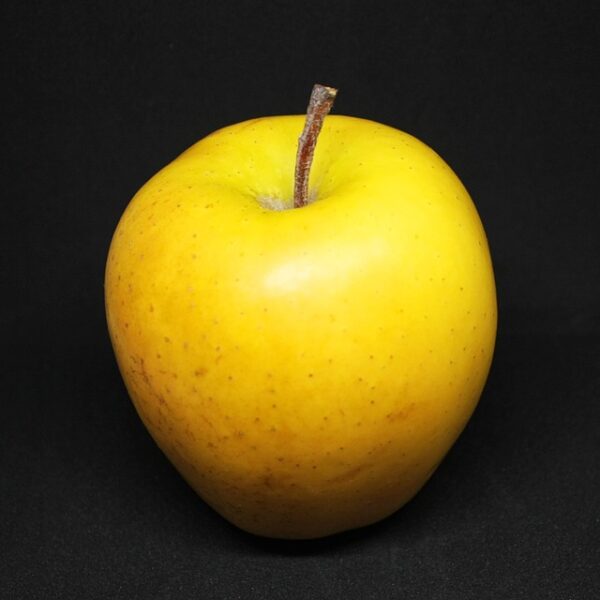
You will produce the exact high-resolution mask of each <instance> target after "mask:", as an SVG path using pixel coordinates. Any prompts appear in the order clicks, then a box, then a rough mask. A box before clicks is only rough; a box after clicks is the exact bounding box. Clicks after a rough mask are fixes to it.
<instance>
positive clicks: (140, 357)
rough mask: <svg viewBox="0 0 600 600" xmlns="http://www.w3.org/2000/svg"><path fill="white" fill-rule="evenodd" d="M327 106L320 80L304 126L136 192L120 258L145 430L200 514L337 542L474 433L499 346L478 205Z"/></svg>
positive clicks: (115, 284)
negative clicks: (200, 503)
mask: <svg viewBox="0 0 600 600" xmlns="http://www.w3.org/2000/svg"><path fill="white" fill-rule="evenodd" d="M317 88H318V89H317ZM323 89H324V90H325V92H323ZM319 93H320V94H321V95H320V96H319ZM333 96H334V93H333V91H332V90H331V89H330V88H322V87H319V86H316V88H315V92H314V93H313V98H312V100H311V105H310V106H309V111H308V117H306V116H300V115H298V116H277V117H265V118H258V119H253V120H250V121H246V122H244V123H239V124H237V125H233V126H230V127H226V128H224V129H221V130H219V131H217V132H215V133H213V134H212V135H209V136H208V137H206V138H205V139H203V140H201V141H200V142H198V143H196V144H195V145H193V146H192V147H191V148H190V149H188V150H187V151H186V152H184V153H183V154H182V155H181V156H179V157H178V158H177V159H175V160H174V161H173V162H172V163H171V164H169V165H168V166H166V167H165V168H164V169H162V170H161V171H160V172H159V173H158V174H156V175H155V176H154V177H152V179H150V181H149V182H148V183H146V184H145V185H144V186H143V187H142V189H141V190H140V191H139V192H138V193H137V194H136V195H135V197H134V198H133V200H132V201H131V202H130V204H129V206H128V207H127V209H126V211H125V213H124V214H123V216H122V218H121V220H120V222H119V224H118V227H117V229H116V232H115V234H114V237H113V240H112V243H111V247H110V252H109V256H108V261H107V268H106V281H105V293H106V313H107V321H108V327H109V331H110V336H111V340H112V343H113V347H114V350H115V354H116V358H117V362H118V365H119V368H120V371H121V373H122V376H123V379H124V381H125V384H126V386H127V389H128V392H129V394H130V396H131V398H132V400H133V403H134V405H135V408H136V410H137V412H138V413H139V415H140V417H141V419H142V421H143V422H144V424H145V425H146V427H147V429H148V431H149V432H150V434H151V435H152V437H153V438H154V440H155V441H156V443H157V444H158V445H159V447H160V448H161V449H162V450H163V452H164V453H165V454H166V455H167V457H168V458H169V459H170V460H171V462H172V463H173V464H174V465H175V467H176V468H177V469H178V471H179V472H180V473H181V475H182V476H183V477H184V478H185V480H186V481H187V482H188V483H189V484H190V485H191V486H192V488H193V489H194V490H196V492H197V493H198V494H199V495H200V497H201V498H202V499H204V500H205V501H206V502H207V503H208V504H209V505H210V506H212V507H213V508H214V509H215V510H216V511H217V512H219V513H220V514H221V515H222V516H224V517H225V518H226V519H228V520H229V521H231V522H232V523H234V524H236V525H237V526H239V527H241V528H242V529H244V530H246V531H249V532H252V533H255V534H258V535H261V536H268V537H276V538H288V539H300V538H316V537H321V536H326V535H329V534H333V533H336V532H340V531H343V530H347V529H352V528H357V527H361V526H365V525H368V524H370V523H373V522H376V521H378V520H380V519H382V518H384V517H386V516H388V515H390V514H391V513H393V512H394V511H396V510H397V509H398V508H400V507H401V506H402V505H404V504H405V503H406V502H407V501H408V500H410V499H411V498H412V497H413V496H414V495H415V494H416V493H417V492H418V491H419V489H420V488H421V487H422V486H423V485H424V484H425V482H426V481H427V480H428V478H429V477H430V476H431V475H432V473H433V472H434V471H435V469H436V467H437V466H438V465H439V464H440V461H441V460H442V459H443V457H444V456H445V455H446V453H447V452H448V450H449V449H450V447H451V446H452V444H453V443H454V441H455V440H456V439H457V437H458V435H459V434H460V433H461V431H462V430H463V428H464V427H465V424H466V423H467V421H468V419H469V417H470V416H471V414H472V412H473V410H474V408H475V406H476V404H477V402H478V400H479V397H480V395H481V392H482V389H483V387H484V384H485V381H486V377H487V374H488V371H489V368H490V364H491V360H492V354H493V349H494V341H495V335H496V318H497V317H496V314H497V313H496V292H495V284H494V275H493V270H492V263H491V259H490V254H489V250H488V244H487V241H486V236H485V233H484V230H483V227H482V224H481V222H480V219H479V217H478V214H477V211H476V209H475V207H474V205H473V202H472V201H471V199H470V197H469V194H468V193H467V191H466V190H465V188H464V187H463V185H462V184H461V182H460V181H459V179H458V178H457V176H456V175H455V174H454V173H453V172H452V170H451V169H450V167H449V166H448V165H447V164H446V163H445V162H444V161H443V160H442V159H441V158H440V157H439V156H438V155H437V154H436V153H435V152H434V151H433V150H431V149H430V148H429V147H427V146H426V145H425V144H423V143H422V142H420V141H418V140H417V139H415V138H414V137H412V136H410V135H408V134H407V133H403V132H402V131H399V130H397V129H393V128H391V127H387V126H385V125H381V124H379V123H375V122H372V121H368V120H364V119H359V118H353V117H347V116H335V115H332V116H329V117H327V118H326V119H325V118H324V117H325V114H326V113H327V111H328V109H329V107H330V105H331V102H332V99H333ZM305 119H306V121H305ZM323 119H324V121H323ZM321 127H322V130H321V132H320V135H319V130H320V129H321ZM301 132H304V133H303V134H302V137H301V139H300V143H298V136H299V134H300V133H301ZM317 135H319V137H318V144H317V143H316V141H317ZM294 171H295V176H294ZM309 180H310V185H309Z"/></svg>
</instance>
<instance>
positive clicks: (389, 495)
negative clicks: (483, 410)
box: [132, 390, 465, 539]
mask: <svg viewBox="0 0 600 600" xmlns="http://www.w3.org/2000/svg"><path fill="white" fill-rule="evenodd" d="M132 391H133V390H132ZM132 397H134V398H135V393H134V394H132ZM134 404H135V406H136V409H138V413H139V414H140V417H141V418H142V420H143V421H144V424H145V425H146V427H147V428H148V430H149V431H150V432H152V436H153V438H154V440H155V441H156V443H157V444H158V446H159V447H160V448H161V450H162V451H163V452H164V453H165V454H166V456H167V457H168V458H169V460H170V461H171V462H172V463H173V465H174V466H175V467H176V469H177V470H178V471H179V473H180V474H181V475H182V477H183V478H184V479H185V481H186V482H187V483H188V484H189V485H190V486H191V487H192V488H193V489H194V490H195V491H196V493H197V494H198V495H199V496H200V498H202V499H203V500H204V501H205V502H206V503H207V504H208V505H209V506H211V507H212V508H213V509H214V510H215V511H216V512H217V513H219V514H220V515H221V516H222V517H224V518H225V519H227V520H228V521H230V522H231V523H233V524H234V525H236V526H238V527H239V528H241V529H243V530H245V531H247V532H249V533H252V534H255V535H258V536H262V537H269V538H280V539H315V538H320V537H325V536H329V535H333V534H336V533H340V532H343V531H347V530H351V529H356V528H360V527H364V526H367V525H371V524H373V523H376V522H377V521H380V520H382V519H384V518H386V517H388V516H389V515H391V514H393V513H394V512H396V511H397V510H398V509H400V508H401V507H402V506H404V505H405V504H406V503H407V502H408V501H409V500H411V499H412V498H413V497H414V496H415V495H416V494H417V493H418V492H419V490H420V489H421V488H422V487H423V486H424V485H425V483H426V482H427V480H428V479H429V478H430V477H431V475H432V474H433V473H434V472H435V470H436V468H437V467H438V465H439V464H440V463H441V460H442V459H441V458H440V457H442V458H443V456H444V455H445V454H446V453H447V451H448V450H449V448H450V447H451V446H452V444H453V442H454V441H455V439H456V438H457V437H458V435H459V434H460V432H461V430H462V426H461V425H458V426H457V427H454V428H452V429H450V428H445V435H442V436H433V437H430V436H427V437H426V438H423V439H424V440H427V442H426V443H424V444H423V446H422V447H414V446H413V447H412V448H411V451H410V454H409V455H408V454H407V452H406V448H403V444H402V437H403V436H398V437H397V438H396V439H387V440H384V439H382V438H380V440H381V441H380V442H379V443H375V445H374V446H373V447H372V448H373V450H371V451H369V452H364V456H363V457H362V458H360V454H361V451H359V452H358V453H357V458H355V459H354V460H353V461H351V462H349V463H346V466H345V467H344V468H343V469H341V470H338V471H337V472H336V471H332V470H329V471H328V470H327V459H326V457H325V456H323V465H322V467H323V468H321V469H320V465H319V464H310V462H311V461H309V462H308V463H306V464H305V465H302V464H301V463H300V462H298V463H296V461H302V459H303V457H302V456H299V455H297V456H293V455H292V454H289V453H288V454H287V455H285V456H284V457H282V458H281V461H282V462H281V463H277V465H278V466H275V465H273V463H270V462H267V461H261V464H259V465H257V463H256V462H252V460H251V458H250V457H249V458H248V461H247V462H246V463H245V464H246V468H244V469H243V470H242V469H241V467H240V465H241V464H242V462H243V461H239V460H238V461H237V463H236V466H235V467H234V466H233V465H229V468H228V467H227V466H225V465H220V466H219V465H216V466H215V465H210V464H203V460H202V459H201V458H200V457H198V456H192V455H190V454H189V451H190V448H186V447H185V446H184V445H183V444H182V443H181V442H179V441H174V440H179V439H180V436H172V433H173V429H169V430H167V432H168V433H166V434H163V433H161V432H162V431H163V429H160V428H156V427H154V426H153V424H152V420H151V418H149V417H150V415H145V414H144V410H143V404H142V405H141V406H140V405H139V404H138V402H135V401H134ZM140 408H141V409H142V410H140ZM460 421H461V422H465V420H463V419H461V420H460ZM173 425H175V424H173ZM175 426H176V425H175ZM192 454H194V452H193V451H192ZM327 454H329V452H327ZM186 455H187V457H186ZM323 455H325V452H323ZM390 461H394V464H395V468H390V464H391V462H390ZM262 462H264V464H262ZM312 462H318V461H314V460H313V461H312ZM287 465H293V466H295V467H298V468H288V467H287ZM278 467H279V468H278ZM319 470H321V471H323V475H322V476H320V475H319Z"/></svg>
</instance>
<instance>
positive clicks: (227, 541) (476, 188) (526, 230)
mask: <svg viewBox="0 0 600 600" xmlns="http://www.w3.org/2000/svg"><path fill="white" fill-rule="evenodd" d="M90 4H91V3H90ZM526 4H527V6H524V5H523V3H520V2H506V3H494V2H467V3H454V2H450V3H428V2H425V3H392V2H389V3H385V4H381V3H378V2H369V3H356V2H329V3H312V2H303V3H299V2H298V3H283V2H236V3H232V2H222V3H220V4H216V3H215V4H208V3H203V2H182V3H177V4H175V3H173V4H171V3H140V4H138V5H133V4H129V5H127V6H125V5H120V4H117V3H112V4H111V3H100V4H98V5H97V6H95V7H93V6H87V3H70V4H69V3H62V4H61V5H60V6H57V5H54V4H52V3H42V2H29V3H17V2H8V3H4V4H3V7H2V9H1V10H2V13H3V18H2V23H3V29H4V31H3V35H2V38H1V39H2V52H1V53H0V61H1V62H2V82H1V83H2V84H3V85H2V88H3V92H2V100H1V101H2V115H3V131H4V138H3V145H2V159H3V160H2V163H1V164H2V169H3V178H2V213H1V218H0V228H1V229H2V231H1V234H2V237H1V238H0V239H1V241H2V252H1V253H0V273H1V274H2V281H3V286H2V294H1V296H0V302H1V304H2V306H1V308H2V311H1V312H0V319H1V323H2V331H3V332H6V334H5V335H4V339H5V343H4V350H5V352H4V357H3V362H2V368H1V370H0V377H1V381H0V384H1V388H0V389H1V390H2V396H1V398H2V400H1V402H2V404H1V407H2V419H1V425H0V538H1V541H2V544H1V546H0V548H1V550H0V598H43V599H50V598H78V599H79V598H124V599H134V598H174V597H177V598H218V599H222V598H243V599H246V598H273V599H277V598H286V599H290V598H360V599H365V600H367V599H370V598H406V599H410V598H428V599H437V598H477V599H483V598H494V599H498V598H524V599H531V598H552V599H553V598H557V599H580V598H586V599H587V598H590V599H592V598H597V597H600V577H599V571H600V402H599V400H600V233H599V232H600V202H599V201H598V197H597V196H598V193H597V187H598V186H597V180H598V164H600V162H599V156H598V154H599V153H598V149H597V148H598V137H599V136H598V134H599V133H600V132H599V127H598V109H597V107H598V103H599V101H600V95H599V94H598V84H597V83H596V82H597V73H596V69H595V67H596V63H597V59H598V54H599V53H598V50H599V45H598V42H597V34H596V30H597V20H598V17H599V16H600V15H599V13H598V10H597V9H595V8H593V3H582V2H579V3H574V4H573V3H571V4H566V3H565V4H562V3H542V2H538V3H526ZM315 81H320V82H322V83H325V84H330V85H335V86H337V87H339V88H340V89H341V92H340V96H339V99H338V101H337V103H336V108H335V111H336V112H337V113H340V114H352V115H357V116H363V117H366V118H371V119H374V120H377V121H381V122H384V123H387V124H389V125H392V126H395V127H398V128H400V129H403V130H406V131H408V132H410V133H412V134H414V135H416V136H417V137H419V138H421V139H422V140H423V141H425V142H426V143H428V144H429V145H431V146H432V147H433V148H435V149H436V150H437V151H438V152H439V153H440V154H441V155H442V156H443V157H444V158H445V159H446V160H447V161H448V162H449V164H450V165H451V166H452V167H453V168H454V169H455V171H456V172H457V173H458V174H459V176H460V177H461V179H462V180H463V182H464V183H465V185H466V186H467V188H468V189H469V190H470V192H471V194H472V196H473V198H474V200H475V203H476V205H477V207H478V210H479V212H480V214H481V217H482V220H483V222H484V225H485V227H486V230H487V233H488V236H489V240H490V244H491V248H492V254H493V258H494V263H495V268H496V275H497V283H498V293H499V301H500V332H499V341H498V347H497V353H496V358H495V362H494V365H493V368H492V373H491V375H490V379H489V382H488V385H487V387H486V390H485V392H484V395H483V398H482V401H481V404H480V406H479V408H478V410H477V411H476V413H475V415H474V417H473V419H472V420H471V422H470V423H469V425H468V427H467V429H466V430H465V432H464V434H463V435H462V437H461V438H460V439H459V441H458V443H457V444H456V446H455V447H454V449H453V450H452V451H451V453H450V454H449V455H448V457H447V459H446V460H445V461H444V463H443V464H442V466H441V467H440V468H439V470H438V472H437V474H436V475H435V476H434V477H433V479H432V480H431V481H430V483H429V484H428V485H427V486H426V487H425V489H424V490H423V491H422V492H421V493H420V494H419V495H418V496H417V497H416V498H415V500H414V501H412V502H411V503H410V504H409V505H408V506H406V507H405V508H404V509H403V510H401V511H400V512H398V513H397V514H396V515H394V516H392V517H391V518H389V519H387V520H386V521H384V522H382V523H380V524H378V525H376V526H373V527H371V528H367V529H366V530H362V531H357V532H350V533H347V534H343V535H341V536H337V537H334V538H331V539H326V540H321V541H317V542H309V543H291V542H290V543H283V542H275V541H268V540H261V539H258V538H254V537H252V536H249V535H247V534H244V533H242V532H240V531H238V530H237V529H235V528H233V527H232V526H230V525H229V524H228V523H226V522H225V521H223V520H222V519H221V518H220V517H218V516H217V515H216V514H215V513H213V512H212V511H211V510H210V509H209V508H207V507H206V506H205V505H204V504H203V503H202V502H201V501H200V500H199V499H198V498H197V497H196V496H195V495H194V493H193V492H192V491H191V490H190V489H189V488H188V487H187V486H186V485H185V484H184V483H183V481H182V480H181V479H180V477H179V476H178V475H177V473H176V472H175V471H174V469H173V468H172V467H171V466H170V464H169V463H168V462H167V460H166V459H165V458H164V457H163V456H162V454H161V453H160V451H159V450H158V449H157V448H156V447H155V446H154V444H153V442H152V441H151V439H150V437H149V436H148V434H147V433H146V432H145V430H144V429H143V426H142V424H141V423H140V421H139V419H138V418H137V416H136V414H135V412H134V410H133V407H132V405H131V404H130V402H129V400H128V398H127V395H126V392H125V389H124V386H123V384H122V382H121V379H120V376H119V374H118V371H117V368H116V364H115V361H114V358H113V356H112V351H111V348H110V344H109V341H108V338H107V334H106V327H105V322H104V314H103V298H102V293H103V291H102V278H103V268H104V261H105V257H106V253H107V250H108V244H109V242H110V237H111V234H112V231H113V230H114V227H115V225H116V222H117V220H118V218H119V216H120V214H121V212H122V211H123V209H124V208H125V206H126V203H127V201H128V200H129V198H130V197H131V196H132V195H133V193H134V192H135V191H136V190H137V188H139V187H140V186H141V184H142V183H143V182H144V181H145V180H147V179H148V178H149V177H150V176H151V175H152V174H153V173H154V172H156V171H157V170H158V169H159V168H160V167H162V166H163V165H164V164H166V163H167V162H168V161H170V160H171V159H172V158H174V157H175V156H176V155H177V154H178V153H179V152H181V151H182V150H184V149H185V148H186V147H187V146H189V145H190V144H191V143H193V142H194V141H196V140H197V139H199V138H201V137H203V136H204V135H206V134H208V133H210V132H211V131H213V130H215V129H217V128H219V127H221V126H224V125H227V124H230V123H233V122H237V121H241V120H244V119H247V118H251V117H254V116H259V115H266V114H278V113H279V114H285V113H297V112H302V111H303V110H304V107H305V105H306V102H307V98H308V93H309V90H310V87H311V85H312V84H313V83H314V82H315Z"/></svg>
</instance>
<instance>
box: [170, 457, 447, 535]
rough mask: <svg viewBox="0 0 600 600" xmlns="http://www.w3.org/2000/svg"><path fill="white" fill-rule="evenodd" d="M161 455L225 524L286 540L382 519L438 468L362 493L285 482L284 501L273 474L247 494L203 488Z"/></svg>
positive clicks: (188, 468)
mask: <svg viewBox="0 0 600 600" xmlns="http://www.w3.org/2000/svg"><path fill="white" fill-rule="evenodd" d="M167 455H168V457H169V459H170V460H171V461H172V462H173V464H174V465H175V467H176V468H177V470H178V471H179V473H180V474H181V475H182V477H183V478H184V479H185V481H186V482H187V483H188V484H189V485H190V486H191V487H192V489H194V490H195V491H196V493H197V494H198V495H199V496H200V498H202V500H204V501H205V502H206V503H207V504H208V505H209V506H211V508H213V509H214V510H215V511H216V512H217V513H218V514H220V515H221V516H222V517H224V518H225V519H226V520H228V521H229V522H231V523H233V524H234V525H236V526H237V527H239V528H240V529H243V530H244V531H247V532H248V533H252V534H254V535H258V536H262V537H268V538H279V539H290V540H302V539H316V538H321V537H326V536H329V535H333V534H336V533H341V532H343V531H348V530H351V529H357V528H360V527H365V526H367V525H372V524H374V523H377V522H378V521H381V520H382V519H385V518H386V517H388V516H390V515H392V514H393V513H395V512H396V511H397V510H399V509H400V508H402V507H403V506H404V505H405V504H406V503H407V502H408V501H409V500H411V499H412V498H413V497H414V496H415V495H416V494H417V493H418V492H419V490H420V489H421V488H422V487H423V486H424V485H425V484H426V483H427V480H428V479H429V478H430V477H431V475H433V473H434V472H435V470H436V468H437V466H438V464H439V462H438V464H436V465H434V466H432V467H428V468H427V469H413V470H412V471H411V472H409V473H404V474H402V475H401V477H400V478H399V479H398V480H396V481H389V482H386V483H385V484H384V485H381V486H380V487H378V488H377V489H368V490H364V491H357V490H353V491H350V490H344V489H338V490H336V491H335V492H326V491H323V492H320V493H319V492H314V491H311V490H310V489H307V488H304V489H298V487H299V486H297V485H296V486H294V484H293V483H290V484H287V485H288V486H289V487H291V489H294V487H295V488H296V489H295V493H294V495H293V497H289V494H287V493H286V490H285V487H286V482H285V480H283V481H282V480H278V479H277V476H276V475H272V476H271V477H268V476H266V477H264V478H261V480H259V481H257V482H256V483H255V485H253V486H251V487H248V488H247V489H242V488H240V487H238V486H236V485H234V484H227V483H225V482H222V483H221V484H220V485H219V484H217V485H214V487H210V488H208V487H207V486H206V484H204V478H203V477H202V476H201V474H200V473H199V472H198V471H197V469H196V468H195V467H194V466H193V465H192V464H191V463H189V462H187V461H185V460H183V459H182V458H181V457H177V456H175V455H173V454H172V453H167ZM357 469H358V467H357ZM348 477H349V478H351V477H352V474H349V475H348ZM292 486H294V487H292ZM209 489H210V491H209Z"/></svg>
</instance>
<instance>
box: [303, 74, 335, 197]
mask: <svg viewBox="0 0 600 600" xmlns="http://www.w3.org/2000/svg"><path fill="white" fill-rule="evenodd" d="M336 94H337V90H336V89H335V88H332V87H327V86H325V85H320V84H319V83H317V84H315V86H314V87H313V89H312V93H311V95H310V102H309V103H308V108H307V109H306V121H305V122H304V130H303V131H302V135H301V136H300V138H299V139H298V152H297V154H296V171H295V174H294V208H300V207H302V206H306V205H307V204H308V202H309V200H308V178H309V176H310V166H311V165H312V161H313V156H314V154H315V146H316V145H317V138H318V137H319V133H320V131H321V127H323V121H324V120H325V117H326V116H327V115H328V114H329V111H330V110H331V107H332V106H333V101H334V100H335V97H336Z"/></svg>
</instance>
